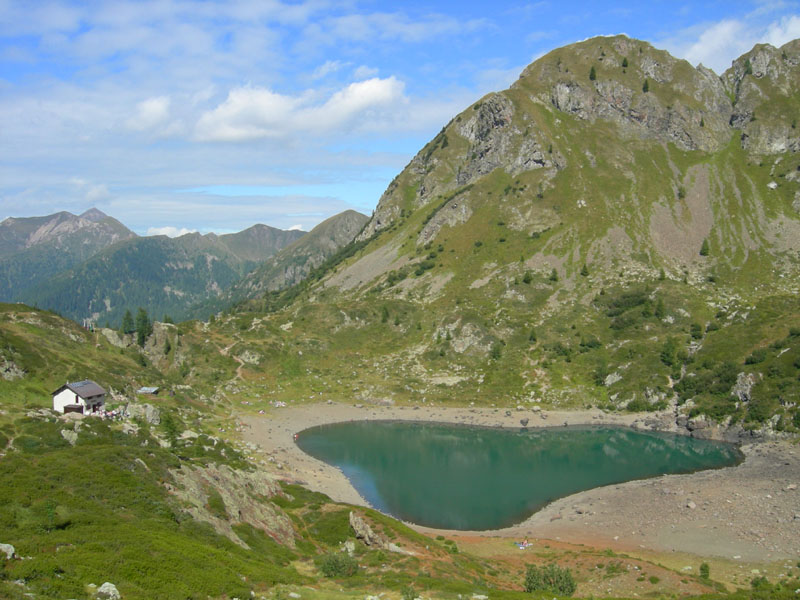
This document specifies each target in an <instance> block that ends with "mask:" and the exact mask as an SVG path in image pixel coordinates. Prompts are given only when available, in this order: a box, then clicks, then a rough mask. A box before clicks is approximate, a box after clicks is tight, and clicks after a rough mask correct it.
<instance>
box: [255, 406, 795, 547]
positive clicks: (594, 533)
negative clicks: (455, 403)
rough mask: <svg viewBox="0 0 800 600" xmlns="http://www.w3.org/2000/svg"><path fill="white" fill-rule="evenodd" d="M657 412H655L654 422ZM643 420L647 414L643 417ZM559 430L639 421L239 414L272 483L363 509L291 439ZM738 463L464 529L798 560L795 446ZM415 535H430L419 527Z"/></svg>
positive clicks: (594, 413)
mask: <svg viewBox="0 0 800 600" xmlns="http://www.w3.org/2000/svg"><path fill="white" fill-rule="evenodd" d="M657 416H658V415H656V417H657ZM648 417H652V415H648ZM523 418H527V419H529V421H528V423H527V427H528V428H533V427H551V426H563V425H565V424H568V425H584V424H592V425H600V424H607V425H617V426H631V425H634V424H636V423H641V421H642V415H636V414H607V413H603V412H601V411H599V410H588V411H569V412H566V411H565V412H557V411H546V412H544V411H537V412H533V411H531V410H530V409H527V410H525V411H524V412H520V411H516V410H513V409H512V410H508V409H491V408H489V409H487V408H480V409H479V408H441V407H419V408H412V407H383V406H372V405H368V406H361V405H345V404H316V405H300V406H291V407H285V408H276V409H272V410H271V411H270V413H269V414H265V415H248V416H241V417H240V418H239V420H240V421H241V422H242V423H243V424H244V425H245V427H244V430H243V436H244V441H245V442H247V443H249V444H252V445H254V446H251V447H255V446H257V447H258V448H259V451H260V452H261V453H263V459H264V461H265V465H266V466H267V467H268V468H269V469H270V470H274V471H275V472H276V474H278V475H279V476H280V477H282V478H284V479H286V480H290V481H296V482H298V483H302V484H303V485H304V486H306V487H308V488H309V489H312V490H315V491H320V492H324V493H325V494H327V495H328V496H330V497H331V498H333V499H334V500H336V501H340V502H348V503H352V504H360V505H367V504H368V503H367V502H366V501H365V500H364V499H363V498H362V497H361V496H360V495H359V494H358V492H357V491H356V490H355V489H354V488H353V486H352V485H351V484H350V482H349V481H348V480H347V478H346V477H344V475H343V474H342V473H341V471H339V470H338V469H336V468H335V467H331V466H329V465H327V464H325V463H323V462H321V461H318V460H316V459H314V458H312V457H310V456H308V455H307V454H305V453H303V452H302V451H301V450H300V449H299V448H298V447H297V446H296V445H295V443H294V440H293V436H294V434H295V433H297V432H299V431H302V430H303V429H306V428H308V427H313V426H315V425H323V424H327V423H336V422H343V421H352V420H408V421H438V422H447V423H459V424H468V425H482V426H493V427H509V428H519V427H520V420H521V419H523ZM742 451H743V453H744V455H745V460H744V462H742V463H741V464H740V465H738V466H735V467H729V468H725V469H718V470H713V471H703V472H699V473H693V474H688V475H664V476H661V477H656V478H652V479H647V480H641V481H631V482H628V483H624V484H619V485H611V486H606V487H602V488H597V489H593V490H588V491H586V492H581V493H578V494H574V495H571V496H568V497H566V498H562V499H560V500H557V501H555V502H553V503H551V504H550V505H548V506H547V507H545V508H544V509H542V510H540V511H538V512H536V513H535V514H533V515H531V516H530V517H529V518H528V519H527V520H525V521H524V522H522V523H520V524H518V525H514V526H512V527H508V528H505V529H500V530H494V531H484V532H464V533H465V534H467V533H471V534H479V535H487V536H502V537H513V538H518V539H523V538H525V537H530V538H547V539H558V540H562V541H565V542H569V543H575V544H587V545H590V546H594V547H610V548H615V549H617V550H639V551H641V550H648V551H655V552H681V553H688V554H693V555H698V556H708V557H712V556H713V557H718V558H721V559H728V560H733V561H739V560H741V561H748V562H753V561H755V562H761V561H763V562H772V561H777V560H783V559H792V560H798V559H800V489H798V487H799V486H800V446H798V445H797V444H793V443H791V442H785V441H782V442H762V443H758V444H751V445H746V446H743V448H742ZM417 529H420V530H424V531H434V530H429V529H425V528H421V527H417Z"/></svg>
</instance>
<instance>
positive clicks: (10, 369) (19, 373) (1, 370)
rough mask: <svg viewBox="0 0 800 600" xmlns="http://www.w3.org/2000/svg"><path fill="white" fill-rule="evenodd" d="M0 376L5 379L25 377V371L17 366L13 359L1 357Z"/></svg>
mask: <svg viewBox="0 0 800 600" xmlns="http://www.w3.org/2000/svg"><path fill="white" fill-rule="evenodd" d="M0 377H2V378H3V379H5V380H6V381H14V380H15V379H22V378H23V377H25V371H24V370H23V369H21V368H19V366H17V363H15V362H14V361H13V360H8V359H3V362H1V363H0Z"/></svg>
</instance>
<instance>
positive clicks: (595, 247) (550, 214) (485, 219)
mask: <svg viewBox="0 0 800 600" xmlns="http://www.w3.org/2000/svg"><path fill="white" fill-rule="evenodd" d="M799 63H800V42H798V41H794V42H791V43H788V44H786V45H785V46H784V47H782V48H773V47H771V46H768V45H759V46H756V47H755V48H754V49H753V50H751V51H750V52H748V53H747V54H745V55H743V56H742V57H740V58H739V59H737V60H736V61H734V63H733V65H732V66H731V68H730V69H729V70H728V71H726V72H725V73H724V74H723V75H722V76H718V75H716V74H715V73H714V72H713V71H711V70H709V69H707V68H705V67H703V66H702V65H701V66H698V67H697V68H695V67H693V66H692V65H690V64H689V63H688V62H686V61H683V60H678V59H676V58H674V57H672V56H670V55H669V54H668V53H667V52H665V51H662V50H658V49H656V48H653V47H652V46H651V45H650V44H648V43H646V42H642V41H638V40H634V39H630V38H627V37H625V36H615V37H599V38H594V39H590V40H587V41H585V42H581V43H578V44H574V45H571V46H567V47H564V48H560V49H557V50H554V51H553V52H550V53H549V54H547V55H546V56H544V57H542V58H540V59H539V60H537V61H536V62H534V63H533V64H531V65H530V66H529V67H527V68H526V69H525V70H524V71H523V72H522V74H521V76H520V77H519V79H518V80H517V81H516V82H515V83H514V84H513V85H512V86H511V87H510V88H509V89H507V90H505V91H502V92H498V93H492V94H489V95H487V96H485V97H484V98H482V99H480V100H479V101H478V102H476V103H475V104H473V105H472V106H470V107H468V108H467V109H466V110H465V111H463V112H462V113H460V114H459V115H457V116H455V118H453V119H452V120H451V121H450V122H449V123H448V124H447V125H446V126H445V127H444V128H443V129H442V130H441V132H440V133H439V134H438V135H437V136H436V137H434V139H432V140H431V141H430V142H429V143H428V144H427V145H426V146H425V147H424V148H423V149H422V150H421V151H420V152H419V153H418V154H417V155H416V156H415V157H414V158H413V159H412V160H411V162H410V163H409V164H408V166H407V167H406V168H405V169H404V170H403V171H402V172H401V173H400V174H399V175H398V176H397V177H396V178H395V179H394V180H393V181H392V183H391V184H390V185H389V187H388V188H387V190H386V192H385V193H384V194H383V196H382V197H381V199H380V202H379V204H378V206H377V208H376V210H375V212H374V214H373V216H372V218H371V219H370V220H369V222H368V223H367V224H366V226H365V227H364V229H363V231H362V232H361V233H360V234H359V236H358V237H357V239H356V242H355V243H354V244H352V245H351V246H350V247H348V248H349V250H348V251H347V252H343V253H341V256H340V257H339V260H338V261H335V264H334V265H332V266H330V268H329V269H328V270H327V271H326V272H325V273H324V274H322V275H320V276H319V277H317V278H316V280H315V281H314V282H313V283H309V282H306V284H305V288H304V291H303V292H302V293H300V292H299V291H298V289H296V288H293V291H292V293H291V294H285V295H284V297H283V298H284V301H283V302H281V301H280V300H278V301H276V297H278V296H279V295H280V294H279V293H278V292H273V293H271V294H269V295H268V296H267V298H268V299H269V300H270V301H269V302H267V303H266V304H265V306H267V307H270V308H271V309H273V310H274V309H279V310H278V313H277V314H276V316H275V317H274V318H275V319H277V320H278V321H280V322H282V323H283V326H282V327H281V328H280V329H279V331H282V332H283V333H281V334H278V335H275V336H273V337H271V338H270V344H273V345H272V347H273V348H282V349H283V350H284V351H286V352H289V351H291V353H292V354H297V352H296V350H293V349H294V348H297V349H300V350H301V352H302V353H301V354H300V355H298V357H297V359H293V361H292V362H293V363H298V364H297V365H296V368H297V369H299V371H296V370H295V371H293V370H291V369H288V370H287V369H286V368H285V366H281V364H285V360H284V361H283V363H281V364H275V363H273V364H274V366H275V367H276V369H275V370H274V371H273V372H274V373H276V374H277V376H278V378H279V380H280V381H282V382H284V381H285V385H287V386H288V388H289V389H290V390H295V391H296V390H297V389H298V388H301V389H304V390H305V389H307V387H306V386H307V382H306V383H299V382H298V380H297V378H296V377H295V378H291V377H289V374H290V372H299V373H316V375H315V377H318V378H319V379H320V380H322V381H326V382H328V384H329V385H330V387H329V388H327V389H329V390H331V391H334V390H336V391H337V392H338V393H345V390H346V391H347V392H348V393H350V394H356V395H358V396H359V397H364V398H365V399H366V398H375V397H379V398H382V399H383V400H385V401H390V402H391V401H394V400H401V399H402V400H410V401H413V402H423V401H426V400H431V399H437V400H442V401H449V400H451V399H452V398H459V399H460V400H461V401H472V402H476V403H484V404H485V403H496V402H513V403H519V402H539V401H543V402H546V403H554V404H563V405H568V406H585V405H598V406H602V407H606V408H610V409H622V408H628V409H630V410H642V409H648V410H655V409H658V408H665V407H668V406H674V407H675V410H676V411H677V412H678V414H679V415H683V416H684V417H686V419H687V421H688V419H689V418H690V417H691V418H697V419H700V421H699V422H704V421H703V419H704V418H708V419H709V421H710V422H724V423H725V427H733V426H734V424H737V425H736V427H741V426H742V424H743V425H744V426H745V428H746V429H747V431H754V430H758V431H762V430H763V431H766V430H769V431H772V432H774V431H775V430H776V428H777V429H778V430H779V429H781V428H782V427H789V428H794V427H797V426H798V425H800V422H796V421H798V417H796V416H795V415H796V414H797V413H796V412H795V409H794V408H793V405H792V406H790V404H791V403H789V404H787V403H786V398H787V397H791V396H792V395H793V394H795V395H796V394H797V393H798V381H797V368H798V367H797V366H796V364H795V362H794V361H795V360H797V361H798V364H800V358H799V357H798V353H799V352H800V349H798V348H797V347H796V346H797V344H796V341H797V337H796V336H797V335H798V329H797V327H798V326H800V313H799V312H798V305H797V301H796V298H797V293H798V266H799V265H800V262H799V261H798V258H799V254H798V252H799V251H800V157H798V155H797V152H796V151H797V149H798V144H800V132H798V129H797V126H796V125H797V123H796V115H797V114H798V113H799V112H800V111H799V110H798V109H800V95H798V83H799V82H800V77H799V76H798V64H799ZM253 306H256V305H251V307H250V308H253ZM278 324H279V323H278ZM284 326H285V327H284ZM289 327H292V329H288V328H289ZM344 349H346V351H347V353H345V354H336V353H334V354H336V356H335V357H331V356H330V350H344ZM269 354H270V353H269V352H267V353H266V355H269ZM340 359H342V360H344V361H345V362H346V365H345V363H344V362H340ZM342 370H344V371H346V372H349V373H351V374H352V375H355V376H356V379H357V380H358V382H359V383H358V384H356V383H353V382H351V385H342V384H341V383H335V382H337V381H339V382H341V379H340V376H339V374H340V373H341V372H342ZM301 380H302V378H301ZM387 381H388V382H389V383H388V384H387V383H386V382H387ZM742 381H749V382H752V385H750V387H749V388H748V389H749V390H750V391H748V394H747V395H746V396H747V400H743V399H742V394H740V393H738V392H737V391H736V390H740V389H741V382H742ZM737 382H738V383H737ZM737 386H738V387H737ZM312 387H313V386H312ZM287 391H288V390H287ZM764 428H766V429H764ZM698 431H700V430H699V429H698ZM705 431H709V430H708V429H706V430H705ZM698 435H700V434H699V433H698ZM703 435H706V434H703ZM708 435H711V434H708Z"/></svg>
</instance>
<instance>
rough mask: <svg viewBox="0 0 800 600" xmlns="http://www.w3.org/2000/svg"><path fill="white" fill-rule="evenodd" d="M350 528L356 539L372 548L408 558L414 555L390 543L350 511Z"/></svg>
mask: <svg viewBox="0 0 800 600" xmlns="http://www.w3.org/2000/svg"><path fill="white" fill-rule="evenodd" d="M350 527H351V528H352V529H353V533H355V536H356V538H357V539H359V540H361V541H362V542H364V543H365V544H366V545H367V546H369V547H371V548H379V549H382V550H388V551H389V552H397V553H398V554H406V555H408V556H413V555H414V553H413V552H409V551H408V550H405V549H403V548H400V547H399V546H398V545H397V544H394V543H392V542H390V541H389V540H388V539H387V538H386V537H385V536H383V535H381V534H378V533H375V532H374V531H373V530H372V528H371V527H370V526H369V523H367V522H366V521H365V520H364V519H363V518H362V517H360V516H359V515H357V514H356V513H354V512H353V511H350Z"/></svg>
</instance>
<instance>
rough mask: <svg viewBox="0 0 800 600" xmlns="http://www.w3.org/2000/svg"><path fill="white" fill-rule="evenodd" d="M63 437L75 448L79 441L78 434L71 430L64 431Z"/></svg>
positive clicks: (62, 431)
mask: <svg viewBox="0 0 800 600" xmlns="http://www.w3.org/2000/svg"><path fill="white" fill-rule="evenodd" d="M61 437H63V438H64V439H65V440H67V441H68V442H69V445H70V446H74V445H75V443H76V442H77V441H78V432H77V431H73V430H71V429H62V430H61Z"/></svg>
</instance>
